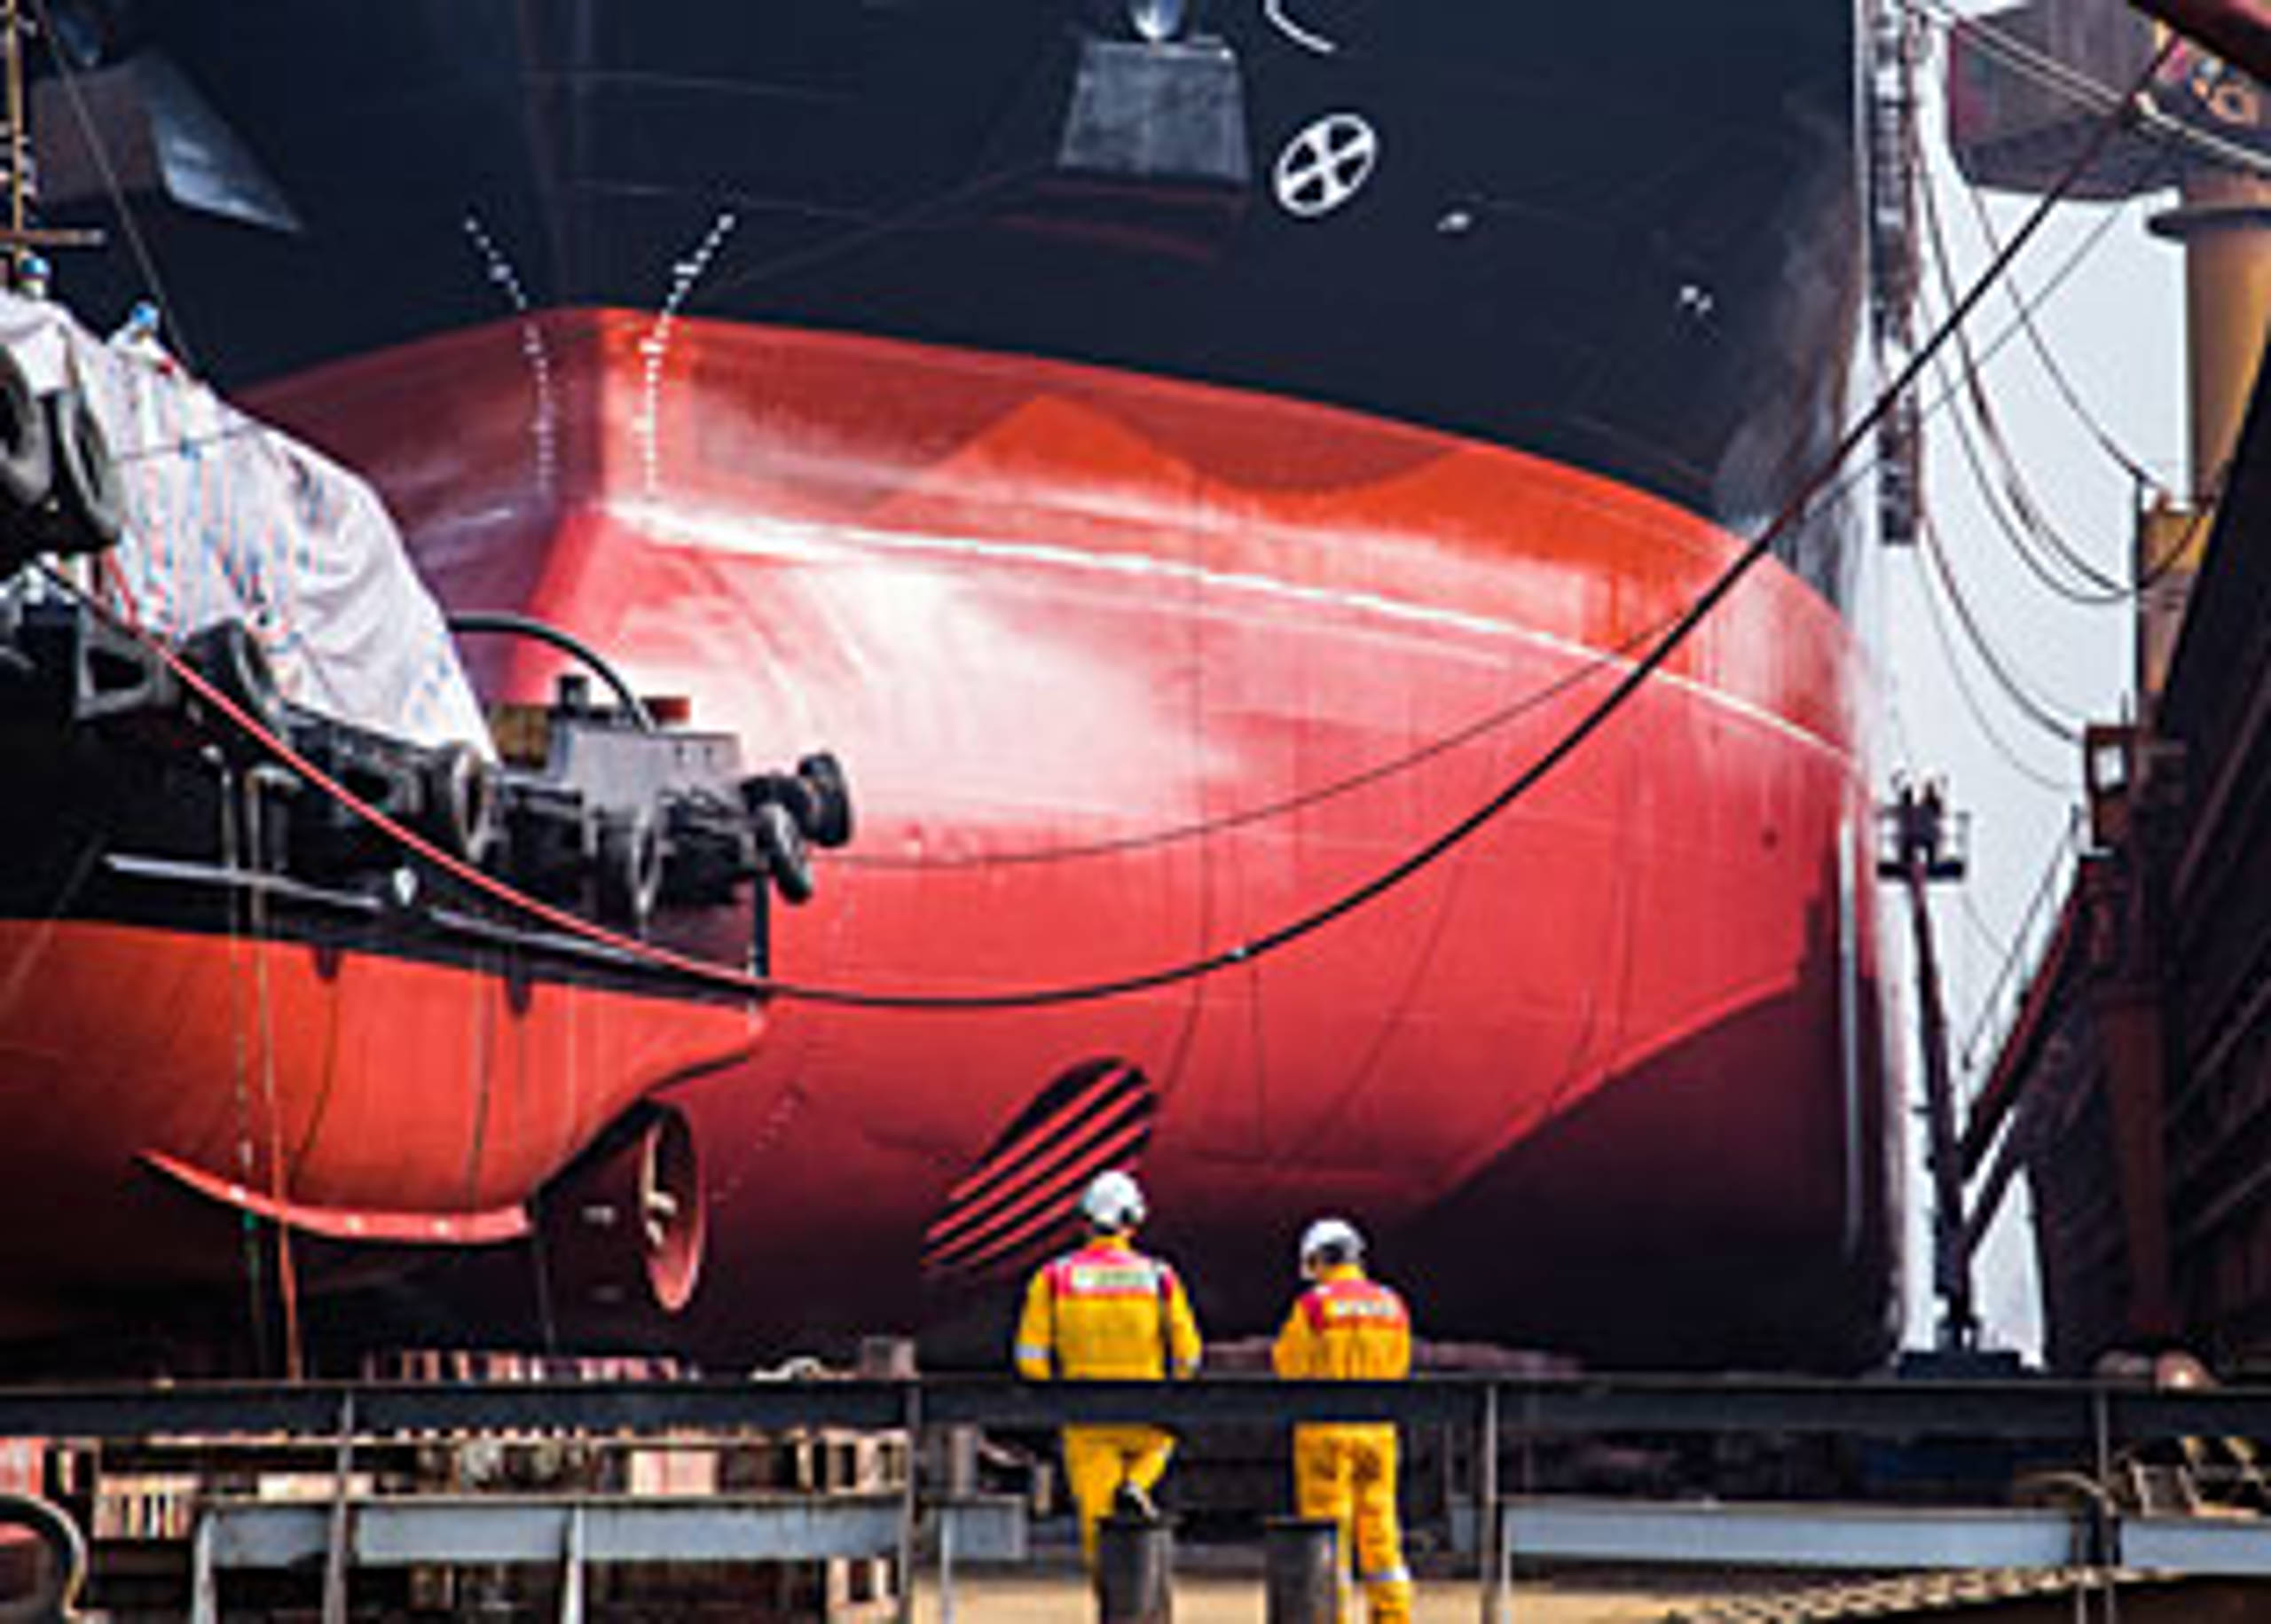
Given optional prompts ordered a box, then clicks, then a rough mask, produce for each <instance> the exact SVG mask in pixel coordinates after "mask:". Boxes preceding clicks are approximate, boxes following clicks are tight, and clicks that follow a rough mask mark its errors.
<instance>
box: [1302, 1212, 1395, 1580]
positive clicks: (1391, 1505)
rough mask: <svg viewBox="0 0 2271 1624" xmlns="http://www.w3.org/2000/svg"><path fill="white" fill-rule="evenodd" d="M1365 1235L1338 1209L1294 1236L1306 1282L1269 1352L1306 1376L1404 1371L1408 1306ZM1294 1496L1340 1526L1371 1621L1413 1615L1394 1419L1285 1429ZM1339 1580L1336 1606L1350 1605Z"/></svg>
mask: <svg viewBox="0 0 2271 1624" xmlns="http://www.w3.org/2000/svg"><path fill="white" fill-rule="evenodd" d="M1363 1257H1364V1241H1363V1236H1360V1235H1359V1234H1357V1232H1356V1226H1355V1225H1353V1224H1351V1223H1349V1222H1348V1220H1345V1219H1340V1218H1321V1219H1319V1220H1317V1221H1316V1222H1315V1223H1313V1224H1311V1225H1310V1226H1309V1227H1308V1230H1307V1231H1306V1232H1304V1233H1303V1235H1302V1236H1301V1274H1302V1275H1303V1277H1304V1278H1305V1279H1307V1280H1308V1289H1307V1290H1305V1291H1303V1292H1302V1293H1301V1296H1300V1297H1299V1298H1296V1299H1295V1301H1294V1303H1293V1312H1292V1313H1290V1314H1287V1315H1286V1316H1285V1329H1283V1330H1280V1331H1279V1332H1278V1333H1277V1345H1276V1346H1275V1347H1274V1348H1273V1349H1272V1350H1271V1362H1272V1363H1273V1364H1274V1365H1275V1366H1276V1367H1277V1374H1278V1375H1279V1376H1282V1377H1287V1378H1289V1379H1295V1380H1304V1379H1305V1380H1310V1381H1317V1380H1324V1381H1401V1380H1403V1378H1404V1377H1407V1376H1409V1375H1410V1374H1411V1313H1410V1312H1409V1311H1408V1310H1407V1309H1406V1308H1405V1307H1404V1306H1403V1298H1401V1297H1399V1296H1397V1295H1396V1294H1395V1292H1394V1291H1391V1290H1389V1289H1388V1288H1387V1286H1384V1285H1382V1284H1380V1283H1379V1282H1378V1281H1375V1280H1371V1279H1367V1278H1366V1277H1365V1275H1364V1264H1363ZM1293 1501H1294V1504H1295V1506H1296V1508H1297V1509H1298V1510H1300V1512H1301V1515H1302V1516H1303V1517H1317V1518H1332V1520H1333V1521H1334V1522H1335V1523H1337V1524H1339V1525H1340V1549H1341V1552H1342V1557H1341V1560H1342V1572H1343V1573H1344V1575H1345V1574H1346V1573H1348V1562H1349V1559H1350V1558H1351V1557H1354V1560H1355V1572H1356V1583H1357V1584H1359V1585H1362V1586H1363V1590H1364V1596H1365V1599H1366V1601H1367V1603H1368V1604H1370V1607H1371V1624H1411V1569H1410V1568H1408V1567H1406V1566H1405V1565H1404V1564H1403V1536H1402V1534H1400V1533H1399V1531H1398V1529H1397V1526H1396V1517H1395V1426H1394V1425H1393V1424H1389V1423H1382V1422H1374V1423H1366V1424H1361V1425H1358V1424H1348V1423H1340V1422H1327V1423H1308V1424H1303V1425H1301V1426H1297V1427H1295V1428H1294V1429H1293ZM1347 1595H1348V1590H1347V1588H1346V1585H1345V1583H1344V1587H1343V1589H1342V1597H1343V1603H1342V1608H1341V1612H1342V1616H1343V1617H1344V1618H1345V1617H1346V1616H1347V1614H1348V1605H1347V1601H1346V1597H1347Z"/></svg>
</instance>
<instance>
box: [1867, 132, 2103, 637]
mask: <svg viewBox="0 0 2271 1624" xmlns="http://www.w3.org/2000/svg"><path fill="white" fill-rule="evenodd" d="M1911 156H1912V158H1913V159H1915V160H1916V161H1917V162H1916V168H1917V170H1918V173H1919V174H1920V176H1921V179H1922V184H1921V186H1920V187H1919V189H1918V190H1919V192H1920V194H1921V199H1922V202H1923V211H1922V212H1923V216H1924V231H1925V239H1926V241H1927V242H1928V243H1929V245H1930V247H1931V255H1932V265H1933V270H1934V271H1935V273H1936V275H1937V279H1938V280H1939V284H1940V287H1941V289H1942V294H1943V296H1944V297H1950V298H1952V297H1953V295H1954V291H1955V276H1954V271H1953V266H1952V259H1951V255H1949V253H1948V244H1947V235H1946V232H1945V230H1944V229H1943V227H1942V224H1941V219H1940V208H1939V187H1938V185H1937V183H1936V182H1935V181H1934V180H1933V179H1932V174H1931V169H1930V166H1929V165H1928V164H1924V163H1922V162H1921V154H1915V153H1912V154H1911ZM1991 240H1992V239H1991ZM1956 350H1957V353H1958V355H1959V356H1960V357H1961V359H1962V367H1961V375H1960V381H1961V384H1962V386H1963V394H1964V397H1965V398H1966V399H1967V400H1968V402H1969V404H1970V406H1971V412H1972V415H1973V417H1974V418H1976V420H1977V421H1978V424H1979V427H1980V430H1981V432H1982V433H1984V435H1986V436H1987V439H1988V443H1989V444H1990V445H1991V447H1992V449H1993V451H1994V453H1995V458H1996V464H1997V467H1999V468H2000V471H2001V475H2002V480H2001V490H2002V499H2003V500H2004V501H2007V502H2008V504H2009V505H2010V511H2011V513H2012V514H2016V517H2017V520H2018V523H2019V525H2020V526H2021V527H2022V528H2023V530H2024V531H2025V535H2024V536H2023V535H2021V534H2020V533H2019V532H2018V531H2017V530H2013V529H2012V528H2011V527H2010V526H2009V525H2008V523H2006V522H2004V514H2003V510H2002V509H2001V508H2000V507H1999V506H1997V502H1996V498H1995V495H1994V491H1993V482H1992V481H1991V480H1990V479H1989V478H1988V476H1987V474H1986V471H1985V469H1984V467H1983V466H1982V465H1981V462H1980V459H1979V454H1978V449H1977V447H1976V445H1975V444H1974V443H1972V440H1971V437H1970V434H1969V431H1968V428H1966V427H1965V425H1964V422H1963V414H1962V412H1961V411H1960V410H1959V411H1958V412H1957V413H1956V414H1955V417H1954V419H1953V422H1954V425H1955V428H1956V434H1957V438H1958V440H1959V442H1960V443H1961V445H1962V447H1963V451H1964V454H1965V458H1966V459H1967V460H1968V462H1969V464H1970V466H1971V469H1972V473H1973V476H1974V478H1975V479H1976V481H1977V482H1978V485H1979V490H1980V495H1981V498H1982V499H1983V501H1984V504H1985V506H1986V507H1987V509H1988V512H1989V513H1990V514H1991V515H1992V516H1993V517H1994V519H1995V522H1996V524H1997V527H1998V528H1999V529H2000V530H2002V531H2003V533H2004V535H2005V537H2007V538H2008V540H2009V541H2010V543H2011V545H2012V548H2013V550H2014V551H2015V552H2016V553H2018V554H2019V557H2020V560H2021V561H2022V562H2023V563H2024V564H2025V565H2026V567H2027V569H2028V570H2029V571H2030V572H2031V574H2033V575H2034V576H2035V577H2036V578H2037V579H2038V580H2039V581H2041V582H2042V583H2043V584H2044V585H2046V586H2047V587H2048V588H2049V589H2050V590H2051V591H2052V592H2055V593H2057V594H2058V595H2059V596H2060V597H2062V598H2064V599H2066V600H2068V601H2070V602H2073V603H2079V604H2085V605H2087V606H2090V607H2092V608H2102V607H2105V606H2108V605H2111V604H2118V603H2126V602H2127V601H2128V600H2129V598H2130V595H2131V594H2130V589H2129V588H2128V587H2127V586H2126V585H2125V584H2123V583H2121V582H2119V581H2118V580H2116V579H2114V578H2113V577H2111V576H2109V575H2107V574H2105V573H2104V572H2103V571H2102V570H2100V569H2097V568H2095V567H2094V565H2092V564H2091V563H2090V561H2088V560H2087V559H2086V558H2084V557H2082V556H2081V555H2080V553H2078V550H2076V549H2075V548H2073V547H2072V546H2071V545H2070V544H2069V543H2067V542H2066V541H2065V540H2064V538H2063V537H2061V536H2059V535H2058V533H2057V531H2056V529H2055V527H2054V526H2053V525H2052V524H2051V522H2050V521H2049V518H2048V516H2047V514H2044V513H2043V511H2042V509H2041V507H2040V506H2039V504H2037V503H2036V501H2035V500H2034V497H2033V494H2032V492H2031V490H2029V489H2028V488H2027V484H2026V481H2025V478H2024V476H2023V475H2022V474H2021V472H2020V470H2019V467H2018V463H2017V459H2016V458H2014V457H2013V456H2012V455H2011V451H2010V445H2009V443H2008V441H2007V440H2006V439H2005V438H2004V437H2003V433H2002V428H2001V426H2000V423H1999V422H1998V421H1997V420H1996V416H1995V409H1994V404H1993V402H1992V400H1991V399H1990V398H1989V397H1988V394H1987V388H1986V380H1985V374H1984V371H1983V369H1982V367H1981V366H1980V365H1979V364H1978V363H1977V362H1976V360H1975V359H1974V357H1973V356H1972V353H1971V343H1970V341H1969V339H1968V337H1967V336H1966V335H1964V334H1961V333H1959V334H1957V336H1956ZM2029 536H2031V537H2034V538H2035V539H2036V540H2038V541H2039V542H2041V543H2042V545H2044V546H2046V547H2047V549H2048V550H2049V551H2050V552H2051V553H2055V555H2056V556H2057V557H2058V558H2059V559H2060V560H2061V561H2063V563H2064V564H2065V565H2066V567H2067V568H2068V569H2071V570H2072V571H2073V572H2074V573H2075V574H2076V575H2078V576H2079V577H2081V578H2082V579H2083V580H2084V581H2086V582H2087V583H2088V585H2087V586H2086V587H2085V586H2076V585H2073V584H2071V583H2069V582H2067V581H2065V580H2063V579H2061V578H2060V577H2058V575H2057V574H2056V572H2055V571H2054V570H2053V569H2050V568H2049V566H2048V565H2047V564H2046V563H2045V562H2044V561H2042V560H2041V559H2040V558H2039V557H2038V556H2037V555H2036V553H2035V550H2034V548H2033V547H2032V546H2031V545H2028V541H2027V537H2029Z"/></svg>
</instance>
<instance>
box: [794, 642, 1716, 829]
mask: <svg viewBox="0 0 2271 1624" xmlns="http://www.w3.org/2000/svg"><path fill="white" fill-rule="evenodd" d="M1670 624H1671V623H1670V620H1669V619H1665V620H1659V621H1656V622H1654V624H1650V625H1647V626H1645V627H1643V628H1641V629H1640V630H1639V631H1638V632H1633V633H1631V635H1630V636H1628V637H1627V638H1625V639H1624V640H1623V642H1621V643H1618V644H1616V645H1615V646H1614V647H1609V648H1601V649H1595V650H1594V651H1593V653H1592V657H1591V659H1589V660H1587V661H1585V662H1584V663H1583V664H1581V665H1578V666H1577V667H1576V668H1575V669H1573V670H1571V671H1565V672H1564V673H1563V674H1562V675H1560V676H1559V677H1556V678H1555V679H1553V680H1552V681H1551V682H1549V683H1547V684H1545V685H1544V686H1542V687H1538V688H1535V689H1532V690H1531V691H1530V692H1528V693H1527V694H1522V695H1521V697H1520V698H1518V699H1515V700H1513V701H1512V702H1509V703H1507V704H1505V705H1502V706H1500V707H1499V708H1498V709H1497V710H1491V711H1489V712H1486V713H1485V714H1483V715H1481V716H1479V717H1477V718H1474V719H1473V721H1470V722H1466V723H1463V724H1461V725H1460V726H1458V727H1456V728H1454V729H1452V730H1451V731H1450V732H1449V733H1446V734H1438V735H1437V736H1436V737H1434V738H1433V739H1430V740H1429V741H1426V743H1425V744H1421V745H1418V746H1416V747H1414V748H1413V749H1410V750H1407V751H1405V752H1404V753H1403V755H1401V756H1393V757H1389V758H1388V759H1387V760H1386V761H1381V762H1375V763H1374V764H1373V765H1371V766H1369V767H1363V768H1360V769H1358V770H1357V771H1356V772H1354V773H1349V774H1348V776H1346V777H1345V778H1338V779H1333V780H1332V781H1328V782H1326V783H1323V784H1319V785H1317V786H1316V788H1312V789H1305V790H1303V791H1301V793H1300V794H1299V795H1292V796H1284V797H1282V798H1280V799H1278V800H1275V801H1262V802H1259V803H1257V804H1254V805H1252V806H1246V807H1241V808H1240V809H1239V810H1238V811H1237V812H1224V813H1222V814H1221V815H1220V816H1218V817H1214V818H1208V819H1204V820H1198V821H1195V822H1191V823H1179V824H1171V825H1169V826H1167V828H1158V829H1146V830H1144V831H1143V833H1141V834H1136V835H1125V836H1119V837H1117V838H1114V839H1110V840H1095V841H1084V842H1068V843H1065V844H1062V845H1052V846H1029V847H1025V848H1023V849H1021V850H1018V851H981V852H973V853H971V854H970V855H969V856H964V857H955V856H948V857H895V856H890V855H886V854H880V853H878V854H875V855H864V854H861V853H858V852H853V851H834V852H829V853H826V854H825V855H826V856H827V858H828V859H829V860H830V861H832V862H835V863H839V864H842V865H845V866H846V867H855V868H870V869H934V868H991V867H1018V866H1021V865H1024V864H1029V863H1055V862H1066V861H1072V860H1076V859H1087V858H1096V857H1118V856H1124V855H1126V854H1127V853H1128V852H1130V851H1149V850H1151V849H1153V848H1156V847H1159V846H1167V845H1175V844H1177V843H1181V842H1183V841H1188V840H1194V839H1198V838H1202V837H1204V836H1208V835H1219V834H1223V833H1226V832H1228V831H1230V830H1232V829H1238V828H1247V827H1249V826H1251V825H1253V824H1257V823H1269V822H1274V821H1276V820H1278V819H1281V818H1287V817H1291V816H1293V814H1295V813H1297V812H1305V811H1307V810H1308V809H1309V808H1310V807H1313V806H1319V805H1322V804H1324V803H1325V802H1327V801H1332V800H1335V799H1337V798H1338V797H1340V796H1344V795H1348V794H1352V793H1353V792H1355V791H1356V790H1358V789H1363V788H1369V787H1371V785H1373V784H1378V783H1382V782H1385V781H1387V780H1389V779H1392V778H1397V777H1400V776H1402V775H1403V773H1409V772H1411V771H1412V770H1413V769H1414V768H1417V767H1419V766H1423V765H1426V763H1428V762H1430V761H1433V760H1434V759H1435V758H1436V757H1439V756H1447V755H1449V754H1450V753H1451V752H1452V751H1453V750H1456V749H1460V748H1462V747H1463V746H1465V745H1467V744H1471V743H1473V741H1475V740H1477V739H1481V738H1483V737H1486V736H1487V735H1489V734H1492V733H1495V732H1497V730H1498V729H1499V728H1501V727H1504V726H1507V725H1508V724H1509V723H1512V722H1514V721H1517V720H1519V719H1521V718H1522V717H1524V716H1527V715H1528V713H1529V712H1531V711H1532V710H1537V709H1538V708H1539V707H1541V706H1543V705H1544V704H1546V703H1548V702H1551V701H1552V700H1555V699H1559V698H1560V697H1561V695H1563V694H1567V693H1568V692H1569V691H1570V690H1571V689H1574V688H1576V686H1578V685H1580V684H1581V683H1583V682H1585V681H1586V680H1588V679H1591V678H1592V677H1593V676H1595V675H1596V674H1598V673H1599V672H1600V671H1605V670H1607V668H1608V667H1609V666H1611V665H1613V664H1615V663H1616V662H1617V661H1618V660H1621V659H1624V658H1627V657H1629V656H1630V655H1631V654H1632V653H1633V652H1634V651H1635V650H1636V649H1638V648H1639V647H1642V646H1643V645H1645V644H1646V643H1647V642H1648V641H1649V640H1650V639H1653V638H1655V637H1657V636H1659V635H1661V634H1662V632H1663V631H1664V630H1665V629H1666V628H1667V627H1668V626H1669V625H1670Z"/></svg>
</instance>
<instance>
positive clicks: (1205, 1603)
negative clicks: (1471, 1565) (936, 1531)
mask: <svg viewBox="0 0 2271 1624" xmlns="http://www.w3.org/2000/svg"><path fill="white" fill-rule="evenodd" d="M1684 1599H1692V1597H1688V1598H1683V1597H1681V1596H1679V1595H1677V1594H1669V1593H1658V1594H1653V1595H1652V1594H1648V1593H1645V1592H1642V1591H1639V1590H1636V1589H1622V1588H1620V1589H1616V1590H1607V1589H1589V1588H1572V1587H1566V1586H1562V1585H1559V1584H1554V1585H1547V1584H1543V1583H1537V1584H1519V1585H1517V1586H1516V1587H1515V1588H1514V1592H1513V1604H1512V1605H1511V1607H1510V1608H1509V1609H1508V1617H1509V1620H1510V1621H1512V1624H1662V1621H1663V1620H1666V1619H1667V1618H1670V1617H1674V1616H1677V1615H1678V1613H1679V1612H1682V1611H1684V1608H1683V1605H1682V1604H1683V1600H1684ZM1480 1616H1481V1600H1480V1598H1479V1597H1478V1596H1477V1594H1476V1591H1475V1588H1474V1586H1473V1584H1472V1583H1464V1584H1462V1583H1458V1582H1454V1581H1443V1582H1441V1583H1436V1584H1424V1583H1423V1584H1422V1585H1421V1586H1420V1587H1419V1592H1418V1605H1417V1606H1416V1607H1415V1609H1414V1611H1413V1613H1412V1618H1413V1624H1453V1621H1454V1620H1456V1621H1457V1624H1474V1621H1475V1620H1476V1619H1478V1618H1479V1617H1480ZM1094 1617H1095V1609H1094V1607H1093V1605H1092V1604H1091V1603H1090V1601H1089V1599H1088V1590H1087V1588H1086V1586H1085V1585H1084V1584H1083V1582H1082V1581H1080V1579H1079V1578H1078V1577H1077V1576H1075V1575H1073V1574H1071V1573H1064V1574H1041V1575H1036V1574H1020V1575H1017V1576H1006V1575H1005V1576H1000V1577H990V1576H989V1577H986V1578H983V1579H979V1580H977V1581H961V1580H957V1581H956V1582H955V1609H954V1624H1079V1621H1080V1620H1087V1619H1092V1618H1094ZM1262 1617H1263V1597H1262V1589H1261V1580H1260V1579H1259V1578H1247V1577H1244V1576H1237V1575H1225V1574H1208V1575H1204V1576H1201V1577H1198V1578H1194V1579H1184V1580H1178V1581H1176V1584H1175V1624H1261V1619H1262ZM915 1620H916V1624H945V1615H944V1613H943V1612H941V1610H940V1608H939V1594H938V1589H937V1587H936V1584H935V1583H932V1584H930V1585H926V1586H924V1587H923V1588H921V1589H917V1591H916V1592H915Z"/></svg>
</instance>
